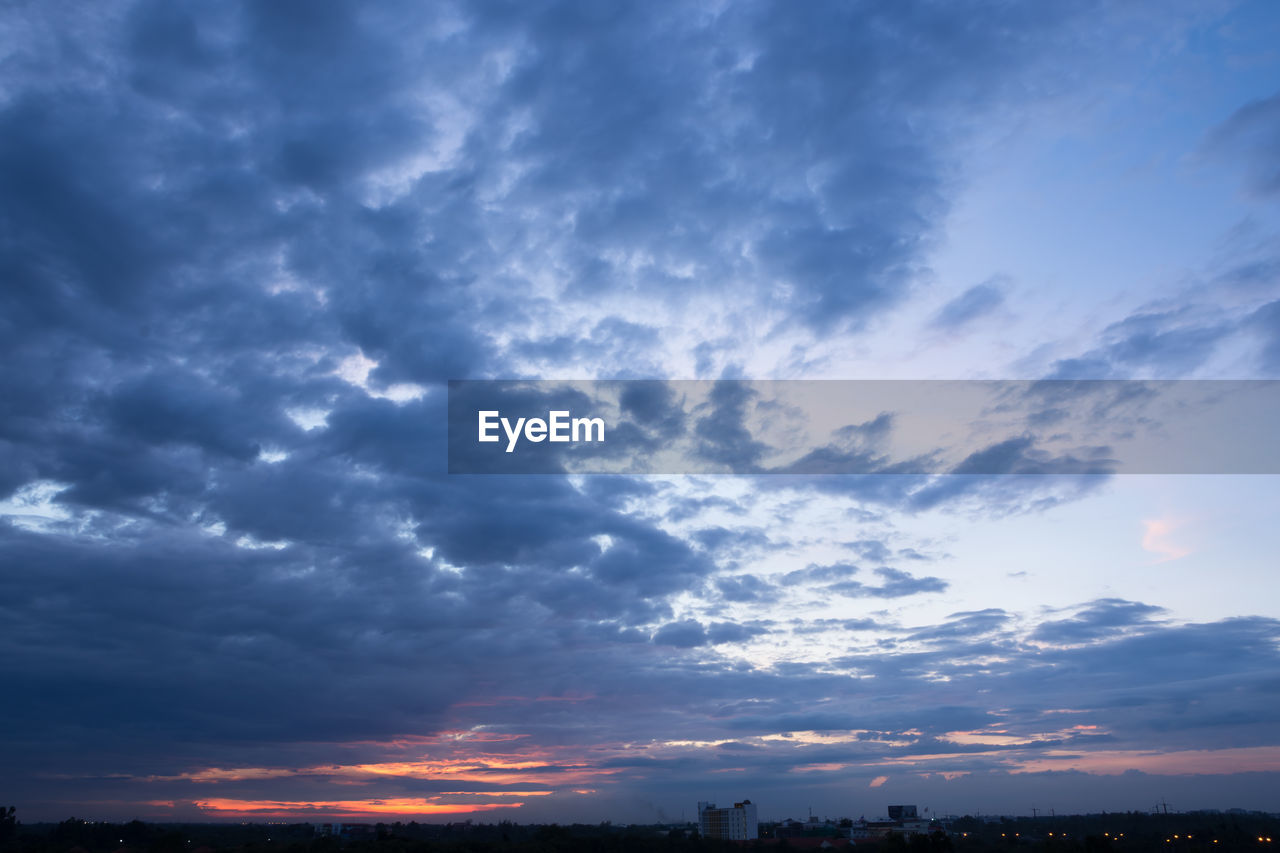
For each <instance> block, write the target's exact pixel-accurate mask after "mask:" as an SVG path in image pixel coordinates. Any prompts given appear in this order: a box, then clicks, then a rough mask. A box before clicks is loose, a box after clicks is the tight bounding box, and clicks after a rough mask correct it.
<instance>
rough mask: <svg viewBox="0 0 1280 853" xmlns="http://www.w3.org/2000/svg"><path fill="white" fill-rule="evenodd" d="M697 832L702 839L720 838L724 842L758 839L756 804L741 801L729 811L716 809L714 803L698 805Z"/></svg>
mask: <svg viewBox="0 0 1280 853" xmlns="http://www.w3.org/2000/svg"><path fill="white" fill-rule="evenodd" d="M698 831H699V832H700V833H701V834H702V837H703V838H720V839H724V840H726V841H750V840H752V839H754V838H759V837H760V830H759V823H758V821H757V820H756V804H755V803H753V802H751V801H750V800H743V801H742V802H740V803H734V804H733V808H731V809H718V808H716V804H715V803H706V802H702V803H698Z"/></svg>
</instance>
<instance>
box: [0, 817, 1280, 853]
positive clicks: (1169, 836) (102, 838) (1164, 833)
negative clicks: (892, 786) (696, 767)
mask: <svg viewBox="0 0 1280 853" xmlns="http://www.w3.org/2000/svg"><path fill="white" fill-rule="evenodd" d="M773 829H774V826H773V825H771V824H761V827H760V834H761V836H762V837H761V838H760V839H759V840H755V841H746V842H729V841H719V840H712V839H702V838H699V837H698V833H697V829H696V826H695V825H693V824H687V825H685V824H681V825H629V826H628V825H614V824H610V823H603V824H599V825H587V824H573V825H568V826H560V825H557V824H551V825H522V824H515V823H509V822H503V823H495V824H482V823H472V822H471V821H467V822H462V823H446V824H428V823H416V822H410V823H401V822H396V823H376V824H374V823H367V824H366V823H356V824H305V823H300V824H270V823H242V824H208V823H202V824H162V823H143V822H141V821H136V820H135V821H131V822H129V823H104V822H92V821H84V820H79V819H76V818H71V819H68V820H65V821H63V822H61V823H57V824H51V823H37V824H22V823H19V822H17V820H16V818H15V816H14V815H13V813H12V812H11V811H10V812H8V816H7V817H6V818H5V820H4V822H3V825H2V826H0V853H221V851H236V853H338V851H344V853H737V851H743V850H744V849H746V850H769V849H772V850H776V851H779V853H780V851H787V850H790V851H797V853H798V851H801V850H814V851H824V850H838V849H848V848H850V847H853V848H855V849H858V850H885V851H891V850H956V851H982V850H1009V849H1018V850H1061V851H1068V850H1086V851H1092V850H1125V851H1143V850H1164V851H1171V850H1177V851H1197V850H1204V851H1210V850H1214V851H1221V850H1271V849H1273V848H1274V846H1275V845H1276V844H1280V819H1278V818H1277V817H1276V816H1274V815H1269V814H1264V813H1260V812H1241V811H1231V812H1225V813H1223V812H1193V813H1187V814H1154V815H1153V814H1144V813H1139V812H1128V813H1113V814H1093V815H1072V816H1059V817H1050V818H1046V817H1039V818H998V819H991V818H975V817H969V816H966V817H962V818H956V819H952V820H950V821H948V822H947V824H946V829H945V831H944V830H943V829H939V830H937V831H934V832H933V833H931V834H928V835H911V836H904V835H892V836H889V837H887V838H884V839H880V840H858V841H856V842H851V841H850V840H849V839H848V838H847V837H842V836H841V834H839V829H838V828H837V829H832V830H829V831H827V832H826V833H825V834H823V833H816V834H807V835H805V836H801V837H789V838H776V837H772V836H773Z"/></svg>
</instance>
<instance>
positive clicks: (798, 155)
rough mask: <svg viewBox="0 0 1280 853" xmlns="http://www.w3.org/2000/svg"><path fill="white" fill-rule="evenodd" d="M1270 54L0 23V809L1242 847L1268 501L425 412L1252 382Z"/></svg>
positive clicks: (194, 9)
mask: <svg viewBox="0 0 1280 853" xmlns="http://www.w3.org/2000/svg"><path fill="white" fill-rule="evenodd" d="M1278 46H1280V8H1278V7H1277V6H1276V5H1275V4H1274V3H1270V2H1266V0H1259V1H1258V2H1219V0H1209V2H1204V0H1198V1H1197V2H1179V0H1170V2H1134V3H1101V2H1086V1H1085V0H1081V2H1070V3H1033V2H1026V3H996V2H967V0H960V2H953V3H937V2H911V0H906V2H898V1H897V0H895V1H894V2H887V0H886V2H875V0H860V2H849V3H827V2H814V3H800V4H796V3H782V2H778V3H766V2H734V1H733V0H717V2H697V1H696V0H695V2H685V3H665V2H655V3H618V4H602V3H591V2H579V3H573V2H564V3H561V2H519V3H501V2H475V3H465V4H453V3H448V2H441V3H431V4H421V3H396V2H386V3H376V4H371V3H356V2H350V3H345V2H337V0H335V2H325V3H310V2H301V0H293V1H292V2H289V1H288V0H280V2H270V3H259V2H244V3H235V2H223V3H212V2H210V3H195V4H173V3H168V2H162V1H161V0H156V1H155V2H103V3H95V4H90V5H88V6H86V5H85V4H74V3H70V2H62V1H61V0H42V2H17V3H10V4H6V5H5V8H4V9H3V11H0V353H2V361H0V401H2V402H0V685H3V689H0V780H3V782H2V783H0V803H5V804H12V805H14V806H16V807H17V810H18V811H17V815H18V818H19V819H20V820H23V821H28V822H29V821H40V820H63V819H65V818H68V817H70V816H73V815H74V816H76V817H79V818H85V819H95V820H129V819H133V818H141V819H144V820H161V821H163V820H237V821H239V820H289V821H320V820H334V819H337V820H361V819H376V820H386V821H391V820H406V821H407V820H415V819H416V820H420V821H423V820H428V821H449V820H467V819H470V820H475V821H480V822H497V821H500V820H513V821H517V822H524V823H529V822H549V821H558V822H561V823H564V822H571V821H580V822H590V823H595V822H599V821H604V820H611V821H613V822H615V823H620V822H657V821H676V820H680V819H681V818H684V819H691V818H692V817H693V816H694V815H695V808H696V803H697V802H698V801H700V800H710V801H714V802H721V803H725V802H732V801H735V800H741V799H743V798H750V799H751V800H752V801H754V802H756V803H758V804H759V812H760V816H761V818H762V819H781V818H784V817H793V818H800V817H804V816H805V815H806V814H807V813H808V810H810V809H812V811H813V812H814V813H815V814H819V815H829V816H832V817H836V816H851V817H857V816H860V815H865V816H867V817H869V818H870V817H874V816H876V815H880V814H884V813H885V811H886V807H887V805H888V804H890V803H916V804H918V805H919V806H920V807H921V808H928V809H930V814H947V813H954V814H966V813H969V814H973V813H984V814H996V813H1003V814H1030V813H1031V810H1032V809H1033V808H1035V809H1038V810H1040V811H1042V812H1043V811H1047V810H1049V809H1054V810H1056V811H1057V812H1059V813H1062V812H1071V811H1077V812H1083V811H1102V810H1107V811H1122V810H1129V809H1137V810H1143V809H1150V808H1152V807H1153V806H1154V805H1155V804H1156V803H1157V802H1160V801H1164V802H1167V803H1168V805H1169V807H1170V808H1171V809H1176V810H1189V809H1197V808H1229V807H1243V808H1254V809H1265V810H1269V811H1280V801H1278V800H1277V793H1276V792H1280V578H1278V576H1277V572H1276V569H1277V558H1276V555H1277V553H1280V529H1278V528H1277V525H1276V524H1275V512H1276V509H1275V508H1276V507H1277V506H1280V479H1278V476H1277V475H1276V474H1274V473H1271V474H1267V473H1239V472H1234V473H1216V474H1215V473H1210V474H1197V475H1189V474H1114V475H1091V476H1068V475H1065V474H1054V475H1047V476H1027V475H1018V474H1000V473H993V474H988V475H984V476H977V475H962V474H947V473H927V474H920V475H918V476H902V475H894V474H871V475H867V476H842V475H827V476H778V475H753V474H738V475H705V476H704V475H695V474H679V473H672V474H662V475H650V474H645V475H598V474H589V473H588V474H581V473H562V474H540V475H504V474H485V475H460V474H450V473H448V464H447V459H446V442H445V439H446V435H445V434H446V398H447V391H446V383H447V382H448V380H456V379H528V380H534V379H538V380H567V379H575V380H584V379H587V380H592V379H701V380H731V379H760V380H797V379H839V380H855V379H856V380H868V379H875V380H882V379H945V380H973V379H1001V380H1012V379H1019V380H1039V379H1109V380H1162V379H1205V380H1221V379H1232V380H1275V379H1280V239H1278V238H1280V205H1278V202H1280V88H1277V80H1280V47H1278ZM1261 434H1262V435H1263V436H1264V438H1265V436H1266V435H1267V434H1268V433H1267V432H1266V429H1265V425H1262V432H1261ZM711 439H713V440H714V439H717V436H715V435H712V436H711ZM1174 467H1176V466H1174ZM1273 470H1274V469H1273Z"/></svg>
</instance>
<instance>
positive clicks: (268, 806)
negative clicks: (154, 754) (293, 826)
mask: <svg viewBox="0 0 1280 853" xmlns="http://www.w3.org/2000/svg"><path fill="white" fill-rule="evenodd" d="M153 804H154V805H160V803H153ZM165 805H168V803H165ZM194 805H195V806H196V808H199V809H201V810H203V811H210V812H217V813H218V814H219V815H223V816H226V817H258V818H261V817H298V816H315V815H342V816H344V817H350V816H358V815H401V816H405V817H409V816H412V815H440V814H473V813H475V812H483V811H490V810H493V809H516V808H520V807H521V806H523V805H524V803H440V802H435V800H434V798H432V799H423V798H415V797H389V798H378V799H372V800H325V801H299V802H293V801H288V800H232V799H226V798H213V799H208V800H196V801H195V803H194Z"/></svg>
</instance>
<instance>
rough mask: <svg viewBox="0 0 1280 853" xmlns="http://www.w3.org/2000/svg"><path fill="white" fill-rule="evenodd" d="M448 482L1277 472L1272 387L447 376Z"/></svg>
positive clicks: (1277, 400) (1279, 417)
mask: <svg viewBox="0 0 1280 853" xmlns="http://www.w3.org/2000/svg"><path fill="white" fill-rule="evenodd" d="M448 419H449V441H448V454H449V459H448V463H449V473H451V474H516V473H519V474H751V475H762V474H793V475H815V474H860V475H866V474H978V475H996V474H1039V475H1060V474H1069V475H1106V474H1277V473H1280V449H1278V447H1277V445H1278V442H1277V434H1280V429H1278V426H1277V425H1280V380H1151V381H1148V380H1084V381H1077V380H1039V381H1029V380H1028V381H1023V380H999V381H970V380H879V381H877V380H747V379H743V380H569V381H556V380H539V381H520V380H493V381H491V380H454V381H450V383H449V397H448Z"/></svg>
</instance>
